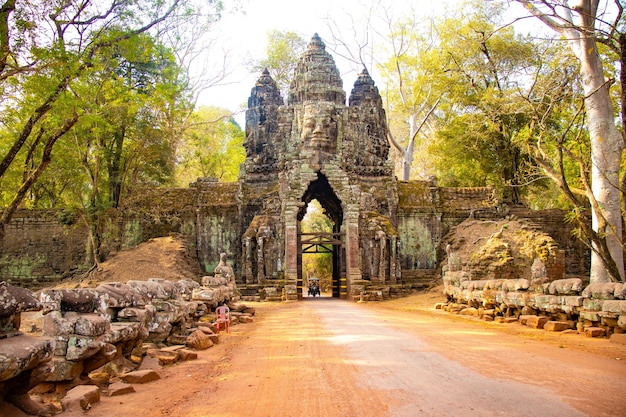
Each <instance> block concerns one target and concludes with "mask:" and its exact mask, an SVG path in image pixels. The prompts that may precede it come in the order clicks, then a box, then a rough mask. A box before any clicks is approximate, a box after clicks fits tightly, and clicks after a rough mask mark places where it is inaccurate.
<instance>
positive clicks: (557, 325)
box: [543, 321, 571, 332]
mask: <svg viewBox="0 0 626 417" xmlns="http://www.w3.org/2000/svg"><path fill="white" fill-rule="evenodd" d="M543 328H544V330H547V331H549V332H562V331H563V330H567V329H571V323H568V322H566V321H548V322H546V324H544V325H543Z"/></svg>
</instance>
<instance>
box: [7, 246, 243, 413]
mask: <svg viewBox="0 0 626 417" xmlns="http://www.w3.org/2000/svg"><path fill="white" fill-rule="evenodd" d="M237 300H238V296H237V289H236V285H235V279H234V275H233V273H232V267H231V266H230V265H229V264H228V263H227V262H225V258H222V260H221V262H220V264H219V268H216V272H215V275H214V276H205V277H202V279H201V283H198V282H196V281H193V280H190V279H184V280H180V281H177V282H172V281H167V280H163V279H158V278H152V279H149V280H147V281H137V280H129V281H127V282H125V283H121V282H106V283H102V284H100V285H98V286H97V287H96V288H77V289H46V290H42V291H40V292H39V293H38V294H34V293H32V292H30V291H28V290H26V289H23V288H20V287H16V286H12V285H8V284H6V283H5V282H4V281H0V324H1V327H0V403H1V402H2V401H3V400H6V401H8V402H11V403H13V404H14V405H16V406H17V407H18V408H21V409H22V410H23V411H24V412H26V413H27V414H34V415H49V414H52V413H54V412H59V411H61V410H60V408H61V409H65V408H67V407H70V406H71V405H72V404H71V403H72V401H71V400H70V399H71V398H72V397H73V395H72V394H69V393H68V395H67V396H66V397H64V398H61V399H59V398H56V394H58V393H62V392H66V391H70V390H71V391H73V389H74V387H77V386H81V387H83V388H80V389H77V391H78V392H82V390H84V389H85V388H84V385H85V384H86V385H89V388H87V390H88V392H89V393H90V394H86V393H82V394H80V395H79V397H80V398H79V399H78V400H77V402H78V403H80V406H81V407H83V408H84V409H86V408H87V407H88V406H89V403H90V402H93V401H97V400H98V399H99V395H100V394H99V393H100V391H103V392H108V393H109V395H113V394H111V390H112V389H113V388H112V385H109V383H111V382H113V381H115V380H118V379H120V378H121V379H124V380H126V379H128V380H129V381H132V377H133V375H134V373H133V372H132V371H134V370H135V369H137V368H138V367H139V366H140V365H141V363H142V362H143V361H144V359H145V358H146V357H153V358H156V359H157V360H158V362H159V364H161V365H167V364H171V363H175V362H176V361H177V360H187V359H193V358H194V357H195V356H196V354H195V353H194V352H193V351H194V350H198V349H206V348H208V347H210V346H212V345H213V344H214V343H218V342H219V334H218V332H217V329H216V326H215V325H214V323H213V321H214V318H215V317H214V314H213V311H214V310H215V308H216V307H217V306H219V305H223V304H230V307H231V324H237V323H249V322H252V321H253V318H252V316H253V315H254V309H253V308H249V307H247V306H245V305H244V304H235V302H236V301H237ZM26 312H38V313H32V314H31V317H30V321H29V323H30V326H31V328H30V329H28V330H27V329H25V327H27V323H26V322H25V323H21V322H22V319H23V317H22V315H23V313H26ZM33 315H34V317H37V318H38V319H34V318H33ZM20 325H21V326H22V328H23V331H20ZM40 326H41V327H40ZM96 385H97V386H96ZM124 385H125V386H124V387H122V388H124V389H128V387H129V385H127V384H124ZM101 388H102V389H101ZM29 392H30V393H37V394H39V395H40V396H46V395H47V396H48V397H50V398H52V399H53V400H54V401H53V402H56V403H57V405H56V406H53V405H52V404H53V402H48V403H45V404H44V403H41V402H36V401H34V400H32V399H31V397H30V395H29ZM86 395H87V396H88V395H91V397H89V396H88V397H85V396H86ZM74 396H76V394H74ZM85 398H87V399H85Z"/></svg>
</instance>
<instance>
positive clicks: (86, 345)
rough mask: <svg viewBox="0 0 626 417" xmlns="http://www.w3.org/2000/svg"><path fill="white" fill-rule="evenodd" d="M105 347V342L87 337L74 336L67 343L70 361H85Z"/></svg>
mask: <svg viewBox="0 0 626 417" xmlns="http://www.w3.org/2000/svg"><path fill="white" fill-rule="evenodd" d="M104 345H105V342H104V340H101V339H94V338H91V337H87V336H79V335H73V336H70V338H69V340H68V342H67V354H66V355H65V357H66V358H67V360H70V361H77V360H84V359H87V358H89V357H91V356H93V355H95V354H96V353H97V352H98V351H99V350H100V349H102V348H103V347H104Z"/></svg>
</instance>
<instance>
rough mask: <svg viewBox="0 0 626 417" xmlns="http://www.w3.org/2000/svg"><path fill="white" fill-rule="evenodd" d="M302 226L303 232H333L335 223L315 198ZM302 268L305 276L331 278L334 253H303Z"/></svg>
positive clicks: (308, 208) (310, 204)
mask: <svg viewBox="0 0 626 417" xmlns="http://www.w3.org/2000/svg"><path fill="white" fill-rule="evenodd" d="M301 228H302V232H303V233H332V231H333V223H332V221H331V220H330V219H329V218H328V216H326V214H325V213H324V209H323V208H322V206H321V204H320V203H319V202H318V201H317V200H313V201H311V202H310V203H309V206H308V207H307V212H306V215H305V216H304V218H303V219H302V223H301ZM302 269H303V271H302V272H303V274H304V276H305V277H318V278H325V279H328V278H331V277H332V255H331V254H330V253H305V254H302Z"/></svg>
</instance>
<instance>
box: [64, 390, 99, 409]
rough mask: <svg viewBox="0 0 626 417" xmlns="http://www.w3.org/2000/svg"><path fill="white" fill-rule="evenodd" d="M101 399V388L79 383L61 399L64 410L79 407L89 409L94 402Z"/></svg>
mask: <svg viewBox="0 0 626 417" xmlns="http://www.w3.org/2000/svg"><path fill="white" fill-rule="evenodd" d="M98 401H100V389H99V388H98V387H97V386H95V385H79V386H77V387H74V388H72V389H71V390H69V391H68V392H67V394H66V395H65V397H63V399H62V400H61V405H62V406H63V409H64V410H66V411H67V410H70V409H77V408H78V407H80V408H81V409H83V410H89V409H90V408H91V405H92V404H95V403H97V402H98Z"/></svg>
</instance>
